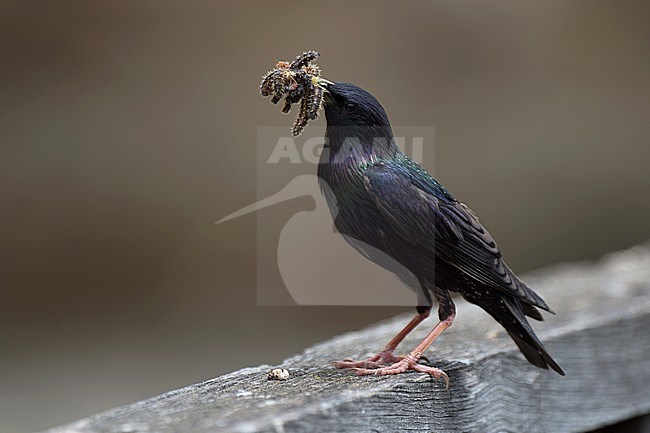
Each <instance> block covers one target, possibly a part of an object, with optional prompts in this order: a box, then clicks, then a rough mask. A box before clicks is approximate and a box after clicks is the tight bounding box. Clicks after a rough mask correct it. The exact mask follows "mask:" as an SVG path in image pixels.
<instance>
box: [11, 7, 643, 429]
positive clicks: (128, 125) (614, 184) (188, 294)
mask: <svg viewBox="0 0 650 433" xmlns="http://www.w3.org/2000/svg"><path fill="white" fill-rule="evenodd" d="M648 22H650V8H649V7H648V4H647V2H642V1H640V2H631V1H617V2H611V1H589V2H587V1H573V2H561V1H549V2H532V1H530V2H516V1H497V2H489V4H488V3H483V2H467V1H447V2H435V3H433V2H424V1H422V2H410V3H399V4H398V3H395V2H392V1H375V2H370V1H365V2H344V1H340V2H327V3H323V2H303V1H295V2H283V3H280V2H273V3H271V2H268V3H263V2H235V1H233V2H206V1H198V2H197V1H191V2H171V1H167V2H159V1H132V2H126V1H111V2H107V1H59V2H45V1H23V0H16V1H2V2H1V3H0V95H1V97H0V134H1V136H0V137H1V142H0V431H2V432H14V433H23V432H28V431H34V430H39V429H44V428H47V427H50V426H54V425H56V424H61V423H64V422H67V421H72V420H74V419H76V418H80V417H83V416H86V415H90V414H91V413H94V412H97V411H100V410H103V409H107V408H110V407H113V406H116V405H120V404H125V403H129V402H132V401H135V400H138V399H142V398H145V397H147V396H151V395H154V394H158V393H161V392H163V391H166V390H170V389H173V388H176V387H180V386H183V385H186V384H189V383H193V382H197V381H201V380H205V379H208V378H212V377H214V376H217V375H220V374H223V373H226V372H229V371H233V370H236V369H238V368H241V367H244V366H251V365H258V364H261V363H270V364H273V363H278V362H279V361H280V360H282V359H283V358H284V357H286V356H288V355H290V354H293V353H295V352H298V351H301V350H302V349H303V348H305V347H306V346H308V345H310V344H312V343H315V342H318V341H320V340H323V339H325V338H328V337H330V336H332V335H335V334H337V333H340V332H344V331H349V330H354V329H357V328H359V327H362V326H364V325H366V324H369V323H372V322H374V321H377V320H380V319H383V318H387V317H389V316H391V315H393V314H396V313H398V312H401V311H405V310H409V309H405V308H370V307H366V308H359V307H355V308H351V307H348V308H342V307H336V308H334V307H257V306H256V281H255V265H256V245H255V242H256V219H255V218H256V216H255V215H254V214H250V215H247V216H245V217H242V218H240V219H237V220H233V221H231V222H228V224H227V225H225V224H222V225H217V226H215V225H214V224H213V223H214V222H215V221H216V220H218V219H219V218H221V217H223V216H225V215H227V214H229V213H231V212H233V211H235V210H237V209H239V208H241V207H243V206H245V205H248V204H250V203H252V202H254V201H255V200H256V190H257V185H256V130H257V127H258V126H260V125H280V126H286V128H287V130H288V129H289V126H290V124H291V122H292V118H287V117H284V116H282V115H281V114H280V112H279V108H278V107H273V106H271V105H270V104H269V102H268V100H264V99H262V98H261V97H260V96H259V92H258V84H259V80H260V77H261V75H262V74H263V73H264V72H266V71H267V70H268V69H269V68H270V67H271V66H272V65H274V64H275V62H276V61H277V60H278V59H291V58H293V56H295V55H296V54H298V53H299V52H302V51H304V50H306V49H315V50H319V51H320V52H321V54H322V57H321V59H320V61H319V64H320V65H321V67H322V68H323V70H324V71H325V73H324V75H325V76H326V77H328V78H330V79H334V80H341V81H350V82H354V83H356V84H359V85H361V86H362V87H364V88H366V89H368V90H369V91H371V92H372V93H373V94H374V95H375V96H377V97H378V98H379V100H380V101H382V103H383V105H384V107H385V108H386V110H387V111H388V113H389V115H390V117H391V120H392V122H393V123H394V124H396V125H434V126H435V128H436V152H435V158H436V159H435V173H436V176H437V177H438V178H439V179H440V180H441V181H442V182H443V183H444V184H445V185H446V186H447V187H448V188H449V189H450V190H451V191H452V192H453V193H454V194H455V195H456V196H457V198H459V199H461V200H463V201H465V202H467V203H469V204H470V205H471V206H472V208H473V209H474V210H475V211H476V212H477V213H478V214H479V215H480V216H481V221H482V222H483V223H484V224H485V225H486V226H487V227H489V229H490V231H491V232H492V234H493V235H494V237H495V238H496V239H497V240H498V241H499V243H500V246H501V249H502V250H503V252H504V255H505V256H506V257H507V258H508V261H509V264H510V265H511V266H512V267H513V268H514V269H515V270H517V271H518V272H520V273H521V272H526V271H529V270H533V269H535V268H539V267H542V266H545V265H548V264H552V263H556V262H561V261H575V260H588V259H595V258H598V257H599V256H601V255H603V254H605V253H607V252H609V251H614V250H618V249H622V248H626V247H629V246H631V245H634V244H637V243H640V242H642V241H644V240H646V239H647V238H648V237H649V234H650V233H649V229H648V225H647V223H648V215H649V214H650V199H649V198H648V192H649V187H650V172H649V170H648V163H649V162H650V150H649V149H650V147H649V143H650V123H649V122H648V115H649V114H650V102H649V101H650V86H649V83H650V81H649V79H650V56H649V54H650V52H649V51H650V50H649V45H648V40H649V39H650V26H648ZM323 122H324V119H319V120H318V121H317V122H316V123H315V127H322V126H323V124H324V123H323ZM312 126H314V125H312ZM277 176H278V183H279V184H286V183H287V182H288V181H289V180H290V175H288V174H287V173H284V172H278V173H277ZM308 206H309V203H308V202H307V201H304V200H296V201H293V202H289V203H286V204H285V205H282V206H279V207H277V208H276V209H268V210H265V211H264V212H276V213H280V214H283V215H286V218H289V217H291V215H292V214H293V213H295V212H296V211H298V210H300V209H301V208H304V207H308ZM278 333H282V334H283V335H285V336H286V338H282V339H277V338H271V337H272V336H274V335H277V334H278Z"/></svg>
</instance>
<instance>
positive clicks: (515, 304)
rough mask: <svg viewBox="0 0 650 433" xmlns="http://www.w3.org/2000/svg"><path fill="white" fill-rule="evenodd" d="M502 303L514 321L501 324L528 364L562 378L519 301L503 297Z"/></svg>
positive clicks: (561, 372)
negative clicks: (557, 374)
mask: <svg viewBox="0 0 650 433" xmlns="http://www.w3.org/2000/svg"><path fill="white" fill-rule="evenodd" d="M504 302H505V304H506V305H507V307H508V309H509V310H510V311H511V313H512V316H514V319H515V321H514V323H513V321H512V317H511V319H510V320H509V321H508V320H506V321H505V323H503V322H502V324H503V325H504V327H505V328H506V331H508V335H510V337H511V338H512V339H513V340H514V342H515V343H516V344H517V346H518V347H519V350H521V353H523V354H524V356H525V357H526V359H527V360H528V362H530V363H531V364H533V365H536V366H537V367H539V368H543V369H548V368H549V367H551V368H552V369H553V370H555V371H556V372H558V373H559V374H561V375H562V376H564V375H565V373H564V370H562V367H560V366H559V365H558V364H557V362H555V360H554V359H553V358H551V355H549V354H548V352H547V350H546V348H545V347H544V345H543V344H542V342H541V341H539V338H537V335H535V331H533V328H532V327H531V326H530V324H529V323H528V321H527V320H526V317H525V316H524V311H523V309H522V306H521V303H520V302H519V300H517V299H505V297H504ZM497 320H498V319H497Z"/></svg>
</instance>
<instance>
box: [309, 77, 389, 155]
mask: <svg viewBox="0 0 650 433" xmlns="http://www.w3.org/2000/svg"><path fill="white" fill-rule="evenodd" d="M315 84H316V85H318V86H319V87H321V88H322V89H323V90H324V91H325V92H324V98H323V108H325V117H326V119H327V134H326V135H327V140H328V143H329V145H330V146H332V147H333V148H334V149H337V148H339V146H340V145H342V143H343V142H344V141H345V140H347V139H350V138H353V139H358V140H359V142H360V143H361V145H362V146H363V147H364V152H365V153H375V154H376V153H384V152H389V153H392V152H394V151H395V149H396V147H395V146H394V142H393V131H392V129H391V126H390V121H389V120H388V115H387V114H386V111H385V110H384V107H382V106H381V104H380V103H379V101H378V100H377V98H375V97H374V96H373V95H371V94H370V93H369V92H367V91H365V90H363V89H362V88H361V87H358V86H355V85H354V84H350V83H339V82H332V81H328V80H326V79H323V78H320V77H319V78H318V79H317V81H316V82H315ZM378 139H379V140H378ZM378 143H379V144H378Z"/></svg>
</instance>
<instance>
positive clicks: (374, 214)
mask: <svg viewBox="0 0 650 433" xmlns="http://www.w3.org/2000/svg"><path fill="white" fill-rule="evenodd" d="M314 82H315V83H317V85H318V86H319V87H321V88H322V89H323V90H324V102H323V106H324V109H325V116H326V118H327V131H326V137H325V138H326V141H325V142H326V144H325V149H324V151H323V153H322V155H321V159H320V162H319V165H318V177H319V182H320V183H321V187H322V191H323V193H324V195H325V198H326V200H327V203H328V205H329V207H330V209H331V210H332V215H333V217H334V224H335V226H336V228H337V229H338V231H339V232H340V233H341V234H342V235H343V236H344V237H345V239H346V240H347V241H348V242H349V243H350V244H351V245H352V246H353V247H354V248H355V249H357V250H358V251H359V252H360V253H361V254H363V255H364V256H365V257H367V258H369V259H370V260H372V261H374V262H376V263H377V264H379V265H381V266H384V267H386V268H387V269H389V270H391V271H393V272H395V273H396V274H397V276H398V277H399V278H400V279H401V280H402V281H403V282H404V283H406V284H407V285H408V286H409V287H410V288H411V289H412V290H413V291H414V292H415V293H416V295H417V299H418V305H417V314H416V315H415V317H414V318H413V319H412V320H411V321H410V322H409V323H408V324H407V325H406V327H405V328H404V329H403V330H402V331H400V332H399V333H398V334H397V335H396V336H395V337H394V338H393V339H392V340H391V341H390V342H389V343H388V344H387V345H386V346H385V347H384V348H383V349H382V350H381V351H380V352H379V353H378V354H377V355H375V356H373V357H371V358H368V359H365V360H362V361H353V360H344V361H341V362H338V363H336V366H337V367H339V368H351V369H355V370H356V372H357V374H359V375H368V374H379V375H386V374H398V373H402V372H405V371H409V370H414V371H418V372H422V373H428V374H430V375H432V376H433V377H435V378H436V379H440V378H444V379H445V381H446V382H447V385H448V383H449V378H448V377H447V375H446V374H445V373H444V372H443V371H442V370H440V369H438V368H435V367H432V366H428V365H423V364H420V363H419V362H418V361H419V360H420V359H421V358H422V354H423V353H424V352H425V350H426V349H427V348H428V347H429V346H430V345H431V343H432V342H433V341H434V340H435V339H436V338H437V337H438V336H439V335H440V334H441V333H442V332H443V331H444V330H445V329H447V328H448V327H449V326H451V324H452V323H453V321H454V317H455V312H456V308H455V305H454V302H453V301H452V298H451V296H450V293H449V292H456V293H459V294H460V295H461V296H463V297H464V298H465V299H466V300H467V301H469V302H470V303H473V304H475V305H478V306H479V307H481V308H483V309H484V310H485V311H486V312H487V313H488V314H490V315H491V316H492V317H493V318H494V319H495V320H496V321H497V322H499V323H500V324H501V326H503V327H504V328H505V329H506V331H507V332H508V334H509V335H510V337H511V338H512V339H513V340H514V342H515V343H516V344H517V346H518V347H519V349H520V350H521V352H522V353H523V354H524V356H525V357H526V359H527V360H528V361H529V362H530V363H531V364H533V365H536V366H537V367H540V368H543V369H548V368H549V367H551V368H552V369H553V370H555V371H556V372H558V373H559V374H561V375H564V374H565V373H564V371H562V368H560V366H559V365H558V364H557V363H556V362H555V361H554V360H553V359H552V358H551V356H550V355H549V354H548V352H547V350H546V349H545V348H544V346H543V345H542V343H541V341H540V340H539V338H538V337H537V336H536V335H535V333H534V331H533V329H532V327H531V326H530V324H529V323H528V321H527V319H526V316H528V317H531V318H533V319H535V320H543V319H542V315H541V313H540V311H539V310H538V309H541V310H544V311H547V312H550V313H552V311H551V309H550V308H549V307H548V305H546V302H544V300H543V299H542V298H541V297H540V296H539V295H538V294H537V293H535V292H534V291H533V290H532V289H531V288H529V287H528V286H527V285H526V284H524V283H523V282H522V281H521V280H520V279H519V278H518V277H517V276H516V275H515V274H514V272H513V271H512V270H511V269H510V268H509V267H508V265H506V263H505V262H504V260H503V258H502V257H501V252H500V250H499V248H498V246H497V244H496V243H495V241H494V239H493V238H492V236H491V235H490V234H489V233H488V232H487V230H486V229H485V228H484V227H483V226H482V225H481V224H480V223H479V220H478V218H477V216H476V214H474V212H473V211H472V210H471V209H470V208H469V207H467V206H466V205H465V204H463V203H461V202H459V201H457V200H456V199H455V198H454V196H453V195H452V194H451V193H450V192H449V191H447V189H446V188H445V187H444V186H442V185H441V184H440V183H439V182H438V181H437V180H436V179H434V178H433V177H432V176H431V175H429V173H427V172H426V171H425V170H424V169H423V168H422V167H421V166H419V165H418V164H417V163H415V162H413V161H412V160H411V159H409V158H408V157H407V156H406V155H404V153H402V152H401V151H400V149H399V148H398V147H397V145H396V143H395V139H394V136H393V131H392V129H391V125H390V122H389V120H388V116H387V114H386V112H385V111H384V109H383V107H382V106H381V105H380V103H379V101H378V100H377V99H376V98H375V97H374V96H373V95H371V94H370V93H368V92H367V91H365V90H363V89H361V88H359V87H357V86H355V85H353V84H349V83H341V82H331V81H327V80H324V79H322V78H320V77H316V78H315V79H314ZM387 257H389V258H390V259H391V260H387V259H386V258H387ZM394 262H397V263H399V264H400V265H401V266H399V267H396V266H394V264H393V265H391V263H394ZM433 298H435V300H436V301H437V303H438V317H439V319H440V321H439V323H438V324H437V325H436V326H435V327H434V328H433V330H432V331H431V332H430V333H429V334H428V335H427V336H426V337H425V338H424V340H422V342H421V343H420V344H419V345H418V346H417V347H416V348H415V349H414V350H413V351H411V352H410V353H409V354H408V355H406V356H404V357H400V356H396V355H394V351H395V349H396V348H397V345H398V344H399V343H400V342H401V341H402V340H403V339H404V338H405V337H406V335H407V334H408V333H409V332H411V331H412V330H413V329H414V328H415V327H416V326H417V325H418V324H419V323H420V322H422V321H423V320H424V319H426V318H427V317H428V316H429V312H430V310H431V305H432V301H433Z"/></svg>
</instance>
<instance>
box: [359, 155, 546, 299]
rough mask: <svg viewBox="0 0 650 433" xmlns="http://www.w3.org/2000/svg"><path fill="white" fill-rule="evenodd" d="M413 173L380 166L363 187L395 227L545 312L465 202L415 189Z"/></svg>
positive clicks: (374, 167)
mask: <svg viewBox="0 0 650 433" xmlns="http://www.w3.org/2000/svg"><path fill="white" fill-rule="evenodd" d="M413 175H414V174H413V173H412V172H411V171H410V170H409V169H408V168H404V167H403V166H400V165H399V164H396V163H391V162H389V161H385V162H378V163H375V164H374V165H371V166H370V167H368V168H367V169H366V171H365V187H366V190H367V192H368V194H370V196H371V197H372V199H373V201H374V203H375V205H376V206H377V208H378V209H379V210H380V212H381V213H382V215H383V216H384V217H385V218H386V220H387V221H388V222H389V223H390V224H391V226H392V227H393V229H394V230H395V231H396V232H397V233H399V234H400V235H401V236H402V237H403V238H404V239H406V240H408V241H409V242H411V243H413V244H420V245H423V246H424V247H426V248H427V249H429V250H431V251H432V252H433V253H435V255H436V256H437V257H438V258H440V259H442V260H444V261H445V262H447V263H449V264H450V265H452V266H454V267H456V268H457V269H459V270H461V271H462V272H464V273H465V274H467V275H469V276H470V277H472V278H474V279H476V280H478V281H480V282H481V283H483V284H485V285H487V286H490V287H493V288H495V289H498V290H500V291H502V292H504V293H507V294H509V295H511V296H515V297H517V298H520V299H522V300H524V301H525V302H527V303H530V304H532V305H535V306H537V307H540V308H542V309H544V310H547V311H548V306H547V305H546V303H545V302H544V300H543V299H541V297H539V296H538V295H537V294H536V293H535V292H533V291H532V290H531V289H529V288H528V287H527V286H526V285H525V284H524V283H523V282H521V280H519V278H517V277H516V276H515V275H514V273H513V272H512V271H511V270H510V269H509V268H508V266H507V265H506V264H505V263H504V261H503V260H502V258H501V252H500V251H499V248H498V246H497V244H496V242H495V241H494V239H493V238H492V236H491V235H490V233H488V231H487V230H486V229H485V228H484V227H483V226H482V225H481V224H480V223H479V221H478V218H477V217H476V215H475V214H474V213H473V212H472V210H471V209H470V208H468V207H467V206H466V205H464V204H463V203H459V202H457V201H452V200H447V199H444V197H440V198H439V197H436V195H435V194H434V193H433V192H434V191H425V190H423V189H422V188H420V187H418V186H416V183H417V184H422V181H423V179H422V178H421V176H418V179H417V182H414V179H413Z"/></svg>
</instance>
